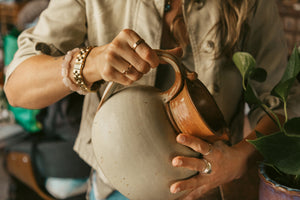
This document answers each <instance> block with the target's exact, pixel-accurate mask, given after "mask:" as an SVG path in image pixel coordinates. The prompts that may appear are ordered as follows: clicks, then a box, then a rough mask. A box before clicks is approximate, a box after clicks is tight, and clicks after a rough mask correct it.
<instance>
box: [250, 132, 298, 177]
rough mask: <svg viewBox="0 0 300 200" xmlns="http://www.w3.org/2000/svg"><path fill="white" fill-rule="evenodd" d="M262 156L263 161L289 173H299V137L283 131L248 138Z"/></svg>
mask: <svg viewBox="0 0 300 200" xmlns="http://www.w3.org/2000/svg"><path fill="white" fill-rule="evenodd" d="M249 142H250V143H251V144H253V145H254V146H255V147H256V149H257V150H258V151H259V152H260V153H261V154H262V155H263V156H264V158H265V162H266V163H269V164H270V165H274V166H275V167H277V168H278V169H279V170H280V171H282V172H283V173H286V174H290V175H300V151H299V149H300V138H299V137H290V136H287V135H285V134H284V133H283V132H278V133H275V134H272V135H266V136H263V137H260V138H258V139H256V140H250V141H249Z"/></svg>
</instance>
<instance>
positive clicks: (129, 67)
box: [122, 65, 132, 75]
mask: <svg viewBox="0 0 300 200" xmlns="http://www.w3.org/2000/svg"><path fill="white" fill-rule="evenodd" d="M131 67H132V65H129V66H128V67H127V69H124V70H123V71H122V74H125V75H126V74H128V72H129V71H130V69H131Z"/></svg>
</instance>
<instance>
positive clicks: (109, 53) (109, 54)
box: [104, 51, 115, 63]
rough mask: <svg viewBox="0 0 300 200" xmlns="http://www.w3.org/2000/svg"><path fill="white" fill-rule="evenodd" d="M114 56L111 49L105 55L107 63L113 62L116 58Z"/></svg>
mask: <svg viewBox="0 0 300 200" xmlns="http://www.w3.org/2000/svg"><path fill="white" fill-rule="evenodd" d="M114 57H115V56H114V53H113V52H111V51H109V52H107V53H106V54H105V56H104V58H105V60H106V62H107V63H111V62H112V61H113V60H114Z"/></svg>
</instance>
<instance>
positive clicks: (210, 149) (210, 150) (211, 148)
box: [202, 144, 213, 156]
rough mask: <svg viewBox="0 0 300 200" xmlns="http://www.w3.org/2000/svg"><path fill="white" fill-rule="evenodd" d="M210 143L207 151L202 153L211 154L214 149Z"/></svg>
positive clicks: (204, 154)
mask: <svg viewBox="0 0 300 200" xmlns="http://www.w3.org/2000/svg"><path fill="white" fill-rule="evenodd" d="M208 145H209V149H208V151H207V152H206V153H203V154H202V155H203V156H208V155H209V154H211V152H212V150H213V146H212V145H211V144H208Z"/></svg>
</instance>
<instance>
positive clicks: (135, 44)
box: [132, 39, 144, 51]
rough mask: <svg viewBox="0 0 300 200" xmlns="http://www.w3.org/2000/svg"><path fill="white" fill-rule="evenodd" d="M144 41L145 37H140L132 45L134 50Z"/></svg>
mask: <svg viewBox="0 0 300 200" xmlns="http://www.w3.org/2000/svg"><path fill="white" fill-rule="evenodd" d="M143 42H144V40H143V39H139V40H138V41H137V42H136V43H134V44H133V45H132V48H133V50H134V51H135V49H136V48H137V47H138V46H139V45H140V44H141V43H143Z"/></svg>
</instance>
